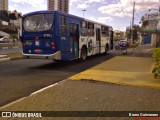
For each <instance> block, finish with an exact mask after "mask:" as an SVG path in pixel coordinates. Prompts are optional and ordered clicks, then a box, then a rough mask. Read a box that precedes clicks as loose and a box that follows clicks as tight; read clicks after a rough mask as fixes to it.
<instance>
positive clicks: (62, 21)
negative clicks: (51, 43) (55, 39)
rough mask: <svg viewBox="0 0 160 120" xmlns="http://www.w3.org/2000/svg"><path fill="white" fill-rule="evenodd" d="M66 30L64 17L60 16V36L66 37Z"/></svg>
mask: <svg viewBox="0 0 160 120" xmlns="http://www.w3.org/2000/svg"><path fill="white" fill-rule="evenodd" d="M66 33H67V29H66V17H65V16H61V35H62V36H66Z"/></svg>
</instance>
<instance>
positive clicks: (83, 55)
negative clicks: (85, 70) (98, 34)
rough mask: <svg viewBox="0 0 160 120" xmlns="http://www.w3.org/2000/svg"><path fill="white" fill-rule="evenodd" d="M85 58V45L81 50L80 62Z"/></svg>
mask: <svg viewBox="0 0 160 120" xmlns="http://www.w3.org/2000/svg"><path fill="white" fill-rule="evenodd" d="M86 59H87V49H86V48H85V47H83V48H82V50H81V62H84V61H85V60H86Z"/></svg>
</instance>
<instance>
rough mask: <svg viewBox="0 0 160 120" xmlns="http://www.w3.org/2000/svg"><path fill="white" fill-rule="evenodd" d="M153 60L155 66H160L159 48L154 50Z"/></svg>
mask: <svg viewBox="0 0 160 120" xmlns="http://www.w3.org/2000/svg"><path fill="white" fill-rule="evenodd" d="M153 58H154V60H155V65H159V64H160V48H155V49H154V51H153Z"/></svg>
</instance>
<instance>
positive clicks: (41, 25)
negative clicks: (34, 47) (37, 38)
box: [23, 14, 54, 32]
mask: <svg viewBox="0 0 160 120" xmlns="http://www.w3.org/2000/svg"><path fill="white" fill-rule="evenodd" d="M53 19H54V17H53V14H36V15H31V16H27V17H25V18H24V22H23V26H24V29H25V31H27V32H40V31H46V30H50V29H51V27H52V24H53Z"/></svg>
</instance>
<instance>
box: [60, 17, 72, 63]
mask: <svg viewBox="0 0 160 120" xmlns="http://www.w3.org/2000/svg"><path fill="white" fill-rule="evenodd" d="M67 19H68V18H67V17H66V16H63V15H60V36H59V37H60V38H59V39H60V50H61V53H62V60H69V59H70V58H69V55H70V53H69V51H70V49H69V38H68V34H67V33H68V31H67V28H68V25H67Z"/></svg>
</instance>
